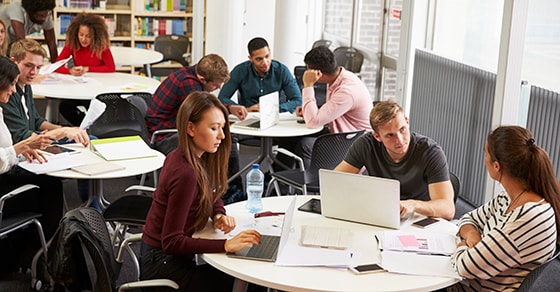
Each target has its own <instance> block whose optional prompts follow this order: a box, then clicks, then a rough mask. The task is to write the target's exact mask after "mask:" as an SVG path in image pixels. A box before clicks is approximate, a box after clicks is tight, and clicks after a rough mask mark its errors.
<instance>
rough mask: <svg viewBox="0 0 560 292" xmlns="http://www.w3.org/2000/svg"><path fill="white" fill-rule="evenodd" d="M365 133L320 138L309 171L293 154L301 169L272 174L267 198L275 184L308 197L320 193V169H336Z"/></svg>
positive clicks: (332, 134) (314, 148)
mask: <svg viewBox="0 0 560 292" xmlns="http://www.w3.org/2000/svg"><path fill="white" fill-rule="evenodd" d="M364 132H365V131H364V130H361V131H354V132H345V133H330V134H324V135H321V136H319V137H318V138H317V140H316V141H315V143H314V144H313V149H312V152H311V165H310V167H309V169H305V168H304V166H303V160H302V159H301V158H299V157H298V156H296V155H295V154H291V155H290V156H292V157H293V158H294V159H296V160H298V161H299V164H300V169H288V170H283V171H278V172H275V173H271V176H272V179H271V180H270V183H269V187H268V189H267V190H266V196H268V195H270V192H271V191H272V188H273V187H274V182H279V183H283V184H286V185H288V186H290V187H293V188H296V189H298V190H301V191H302V193H303V195H307V192H313V193H318V192H319V169H334V168H335V167H336V166H337V165H338V164H339V163H340V162H341V161H342V160H343V159H344V156H345V155H346V152H347V151H348V149H349V148H350V145H352V143H353V142H354V141H355V140H356V139H358V137H360V136H361V135H362V134H363V133H364ZM288 154H289V153H288ZM278 192H279V191H278V189H276V194H277V195H280V194H279V193H278Z"/></svg>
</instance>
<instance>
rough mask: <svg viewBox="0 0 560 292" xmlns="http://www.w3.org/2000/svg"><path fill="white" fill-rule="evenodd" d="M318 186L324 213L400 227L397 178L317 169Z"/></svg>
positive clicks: (336, 216)
mask: <svg viewBox="0 0 560 292" xmlns="http://www.w3.org/2000/svg"><path fill="white" fill-rule="evenodd" d="M319 187H320V191H321V214H323V216H325V217H329V218H334V219H341V220H347V221H352V222H357V223H363V224H369V225H376V226H381V227H387V228H392V229H399V228H400V224H401V219H400V183H399V181H398V180H394V179H386V178H380V177H375V176H368V175H361V174H352V173H345V172H338V171H332V170H326V169H320V170H319Z"/></svg>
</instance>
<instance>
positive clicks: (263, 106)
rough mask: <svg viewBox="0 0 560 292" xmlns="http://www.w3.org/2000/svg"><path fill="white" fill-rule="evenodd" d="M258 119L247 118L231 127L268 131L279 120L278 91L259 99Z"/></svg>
mask: <svg viewBox="0 0 560 292" xmlns="http://www.w3.org/2000/svg"><path fill="white" fill-rule="evenodd" d="M259 107H260V113H259V117H258V118H257V117H255V118H248V119H246V120H244V121H241V122H237V123H234V124H233V125H232V127H240V128H246V129H252V130H264V129H268V128H270V127H272V126H274V125H276V124H278V121H279V120H280V98H279V97H278V91H275V92H272V93H269V94H266V95H263V96H261V97H259Z"/></svg>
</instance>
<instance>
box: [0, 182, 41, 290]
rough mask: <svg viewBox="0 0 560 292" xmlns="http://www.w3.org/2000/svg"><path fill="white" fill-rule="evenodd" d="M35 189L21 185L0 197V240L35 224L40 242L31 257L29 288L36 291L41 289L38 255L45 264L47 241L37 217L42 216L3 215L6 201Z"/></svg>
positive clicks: (32, 214)
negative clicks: (38, 276)
mask: <svg viewBox="0 0 560 292" xmlns="http://www.w3.org/2000/svg"><path fill="white" fill-rule="evenodd" d="M35 188H39V187H38V186H36V185H32V184H27V185H23V186H21V187H19V188H16V189H14V190H12V191H11V192H9V193H7V194H5V195H3V196H2V197H0V239H1V238H4V237H6V236H8V235H9V234H10V233H12V232H14V231H16V230H20V229H24V228H27V227H28V226H29V225H31V224H35V226H36V227H37V233H38V234H39V239H40V241H41V249H40V250H39V251H38V252H37V254H36V255H35V257H33V262H32V263H31V287H33V288H35V289H37V290H38V289H40V288H41V285H42V284H41V282H40V281H38V279H37V261H38V260H39V256H40V255H42V256H44V260H45V262H46V261H47V253H46V252H47V241H46V239H45V234H44V232H43V227H42V226H41V223H40V222H39V217H41V216H42V214H41V213H35V212H21V213H17V214H13V215H10V216H5V215H4V204H5V203H6V201H7V200H9V199H11V198H13V197H15V196H17V195H20V194H25V192H27V191H29V190H31V189H35Z"/></svg>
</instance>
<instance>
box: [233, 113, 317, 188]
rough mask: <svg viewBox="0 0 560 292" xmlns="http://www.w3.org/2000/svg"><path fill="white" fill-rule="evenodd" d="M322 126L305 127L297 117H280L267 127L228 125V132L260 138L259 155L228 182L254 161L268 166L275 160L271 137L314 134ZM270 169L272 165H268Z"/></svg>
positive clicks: (249, 166)
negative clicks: (273, 124) (255, 127)
mask: <svg viewBox="0 0 560 292" xmlns="http://www.w3.org/2000/svg"><path fill="white" fill-rule="evenodd" d="M322 129H323V127H319V128H311V129H310V128H307V127H306V126H305V124H300V123H298V122H297V119H296V118H295V117H294V118H282V119H281V120H280V121H279V122H278V124H277V125H275V126H272V127H270V128H268V129H264V130H259V129H247V128H242V127H237V126H235V124H232V125H231V126H230V132H231V133H232V134H239V135H246V136H253V137H260V138H261V145H260V151H259V155H258V156H257V157H256V158H255V159H253V160H252V161H251V162H249V163H248V164H247V165H245V166H244V167H243V168H242V169H241V170H239V171H238V172H237V173H235V174H234V175H232V176H230V177H229V178H228V183H229V182H231V181H232V180H233V179H235V178H236V177H238V176H240V175H241V174H242V173H244V172H245V171H247V170H248V169H249V168H251V166H252V165H253V164H254V163H259V164H260V163H262V162H263V161H265V162H267V163H269V166H271V165H272V163H274V161H276V159H275V157H274V153H273V149H272V147H273V138H283V137H284V138H286V137H299V136H307V135H311V134H315V133H317V132H319V131H321V130H322ZM270 170H271V171H272V167H270Z"/></svg>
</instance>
